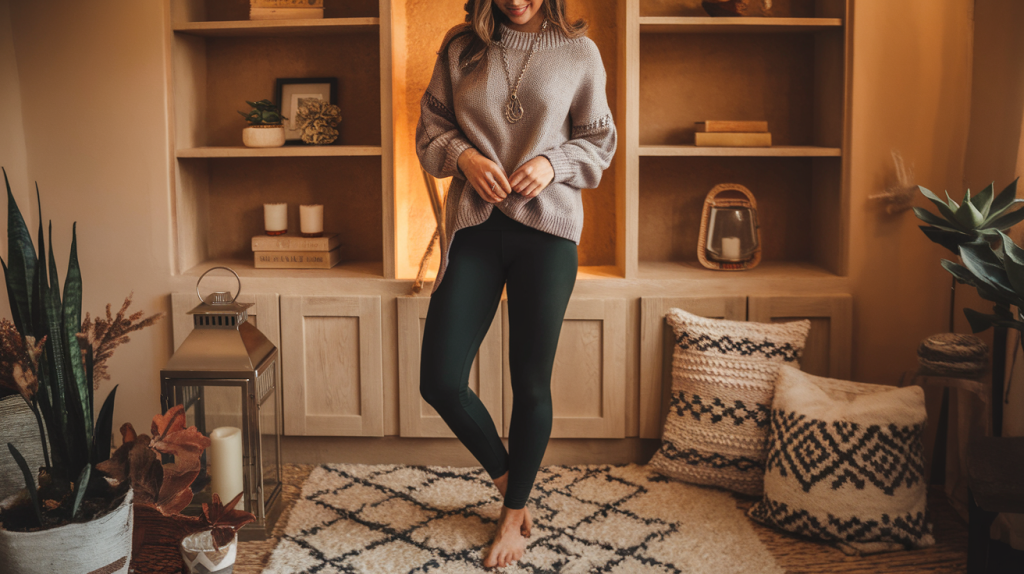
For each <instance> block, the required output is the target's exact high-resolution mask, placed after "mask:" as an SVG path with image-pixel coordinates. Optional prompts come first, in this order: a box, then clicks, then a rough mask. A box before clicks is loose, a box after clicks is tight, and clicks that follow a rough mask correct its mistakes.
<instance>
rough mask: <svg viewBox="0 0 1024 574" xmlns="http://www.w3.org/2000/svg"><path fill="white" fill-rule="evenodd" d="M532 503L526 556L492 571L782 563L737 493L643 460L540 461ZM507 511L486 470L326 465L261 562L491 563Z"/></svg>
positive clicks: (397, 568) (772, 566)
mask: <svg viewBox="0 0 1024 574" xmlns="http://www.w3.org/2000/svg"><path fill="white" fill-rule="evenodd" d="M529 509H530V511H531V513H532V514H533V518H534V526H533V536H531V537H530V538H529V539H528V542H529V546H528V547H527V549H526V554H525V555H524V556H523V558H522V560H520V561H519V563H518V564H515V565H512V566H509V567H506V568H504V569H492V570H490V571H491V572H493V571H500V572H538V573H539V572H559V573H562V574H576V573H590V572H609V573H617V574H648V573H651V574H653V573H659V574H662V573H671V572H687V573H689V572H708V573H712V572H713V573H716V574H719V573H729V572H743V573H755V574H756V573H773V574H774V573H778V574H782V572H783V570H782V569H781V568H780V567H779V566H778V565H777V564H776V563H775V559H774V558H773V557H772V555H771V554H770V553H769V552H768V550H767V549H766V548H765V547H764V546H763V545H762V544H761V542H760V541H759V540H758V537H757V534H756V533H755V532H754V530H753V528H752V526H751V524H750V523H749V521H748V520H747V518H746V517H745V516H744V513H743V510H741V509H739V508H737V507H736V499H735V498H734V497H733V496H732V495H731V494H729V493H727V492H725V491H721V490H716V489H712V488H705V487H699V486H694V485H690V484H685V483H682V482H677V481H674V480H671V479H668V478H665V477H663V476H661V475H658V474H656V473H654V472H653V471H650V470H648V469H647V467H645V466H639V465H635V464H631V465H627V466H608V465H603V466H549V467H544V468H542V469H541V470H540V472H539V473H538V475H537V480H536V483H535V486H534V489H533V492H532V493H531V498H530V503H529ZM500 511H501V499H500V497H499V496H498V491H497V489H495V488H494V485H493V484H492V483H491V481H490V479H489V478H488V476H487V474H486V473H485V472H484V471H483V470H482V469H479V468H450V467H415V466H396V465H350V464H334V465H324V466H320V467H318V468H316V469H314V470H313V472H312V474H311V475H310V476H309V479H308V480H307V481H306V483H305V484H304V485H303V487H302V496H301V498H300V499H299V500H298V501H296V503H295V506H294V507H293V508H292V511H291V513H290V515H289V518H288V524H287V526H286V528H285V532H284V536H283V537H282V539H281V541H280V542H279V543H278V545H277V548H275V549H274V553H273V554H272V555H271V557H270V563H269V565H268V567H267V569H266V570H264V572H265V573H273V574H284V573H297V572H310V573H312V572H316V573H321V574H333V573H340V572H358V573H382V574H393V573H402V574H404V573H427V572H437V573H443V574H469V573H484V572H488V570H486V569H484V568H483V566H482V565H481V562H482V560H483V557H484V553H485V551H486V549H487V546H488V544H489V543H490V541H491V538H492V536H493V533H494V530H495V527H496V524H497V518H498V515H499V513H500Z"/></svg>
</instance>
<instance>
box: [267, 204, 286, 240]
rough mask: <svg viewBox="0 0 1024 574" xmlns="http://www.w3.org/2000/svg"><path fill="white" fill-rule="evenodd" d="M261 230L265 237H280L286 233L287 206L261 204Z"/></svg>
mask: <svg viewBox="0 0 1024 574" xmlns="http://www.w3.org/2000/svg"><path fill="white" fill-rule="evenodd" d="M263 229H264V230H265V231H266V232H267V235H281V234H282V233H284V232H286V231H288V204H287V203H264V204H263Z"/></svg>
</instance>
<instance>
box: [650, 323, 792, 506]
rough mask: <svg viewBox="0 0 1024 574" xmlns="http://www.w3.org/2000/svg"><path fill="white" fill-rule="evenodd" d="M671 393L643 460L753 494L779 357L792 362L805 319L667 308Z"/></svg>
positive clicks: (760, 476)
mask: <svg viewBox="0 0 1024 574" xmlns="http://www.w3.org/2000/svg"><path fill="white" fill-rule="evenodd" d="M666 319H667V321H668V323H669V325H671V326H672V330H673V332H674V334H675V346H674V351H673V353H672V398H671V401H670V405H669V412H668V418H667V419H666V420H665V428H664V429H663V431H662V437H661V440H662V444H661V449H660V450H658V452H657V453H655V455H654V457H653V458H651V461H650V463H649V465H650V466H651V467H652V468H653V469H654V470H655V471H657V472H659V473H661V474H664V475H666V476H670V477H672V478H676V479H679V480H683V481H686V482H691V483H695V484H706V485H711V486H719V487H722V488H727V489H729V490H732V491H735V492H739V493H742V494H750V495H755V496H757V495H760V494H761V492H762V487H763V481H764V461H765V457H766V456H767V454H768V424H769V419H770V413H771V405H772V397H773V396H774V383H775V378H776V375H777V374H778V369H779V366H780V365H783V364H790V365H796V366H799V359H800V354H801V353H802V352H803V348H804V342H805V341H806V339H807V333H808V331H809V330H810V328H811V323H810V321H807V320H803V321H793V322H789V323H755V322H752V321H729V320H724V319H708V318H705V317H699V316H697V315H693V314H691V313H687V312H686V311H683V310H682V309H669V311H668V314H667V315H666Z"/></svg>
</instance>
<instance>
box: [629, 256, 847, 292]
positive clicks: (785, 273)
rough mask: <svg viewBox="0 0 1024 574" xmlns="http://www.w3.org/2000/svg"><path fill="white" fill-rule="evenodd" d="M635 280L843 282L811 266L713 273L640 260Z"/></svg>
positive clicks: (757, 284) (693, 265) (691, 264)
mask: <svg viewBox="0 0 1024 574" xmlns="http://www.w3.org/2000/svg"><path fill="white" fill-rule="evenodd" d="M637 278H638V279H640V280H647V281H701V282H707V283H719V282H720V283H723V284H729V285H730V286H734V284H738V285H740V286H742V288H744V289H757V288H761V287H763V286H764V285H765V284H766V283H770V282H773V281H774V282H781V283H783V284H784V283H785V282H790V281H797V282H799V281H804V282H827V281H837V280H841V279H843V278H842V277H840V276H838V275H835V274H834V273H829V272H828V271H826V270H825V269H822V268H821V267H818V266H817V265H814V264H812V263H806V262H799V261H764V262H762V263H761V264H760V265H758V266H757V267H755V268H753V269H750V270H748V271H716V270H713V269H707V268H705V267H704V266H702V265H701V264H700V263H698V262H697V261H640V264H639V266H638V277H637Z"/></svg>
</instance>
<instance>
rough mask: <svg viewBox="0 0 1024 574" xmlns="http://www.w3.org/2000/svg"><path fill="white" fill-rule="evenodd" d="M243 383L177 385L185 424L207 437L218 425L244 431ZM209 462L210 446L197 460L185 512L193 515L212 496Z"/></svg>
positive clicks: (210, 499) (177, 394) (178, 398)
mask: <svg viewBox="0 0 1024 574" xmlns="http://www.w3.org/2000/svg"><path fill="white" fill-rule="evenodd" d="M242 383H244V381H239V384H236V385H230V386H219V385H210V384H204V385H179V386H177V388H176V393H175V397H174V398H175V400H176V401H177V402H178V403H179V404H183V405H185V426H195V427H196V429H198V430H199V432H201V433H203V435H205V436H207V437H209V436H210V433H211V432H212V431H213V430H214V429H217V428H220V427H235V428H238V429H239V430H240V431H242V432H243V433H244V432H245V429H246V426H245V424H244V422H243V420H244V417H243V416H242V408H243V402H242V400H243V397H244V396H245V395H244V393H243V387H242V386H241V384H242ZM243 437H244V434H243ZM210 461H211V460H210V449H209V448H208V449H206V450H205V451H204V452H203V455H202V457H201V459H200V472H199V476H197V477H196V479H195V481H194V482H193V483H192V492H193V498H192V503H191V504H190V505H189V510H190V511H191V512H186V513H187V514H194V513H195V512H196V511H197V508H198V506H199V505H200V504H202V503H203V502H210V501H212V499H213V491H212V488H211V474H212V472H213V471H212V469H211V465H210ZM225 502H226V501H225Z"/></svg>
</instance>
